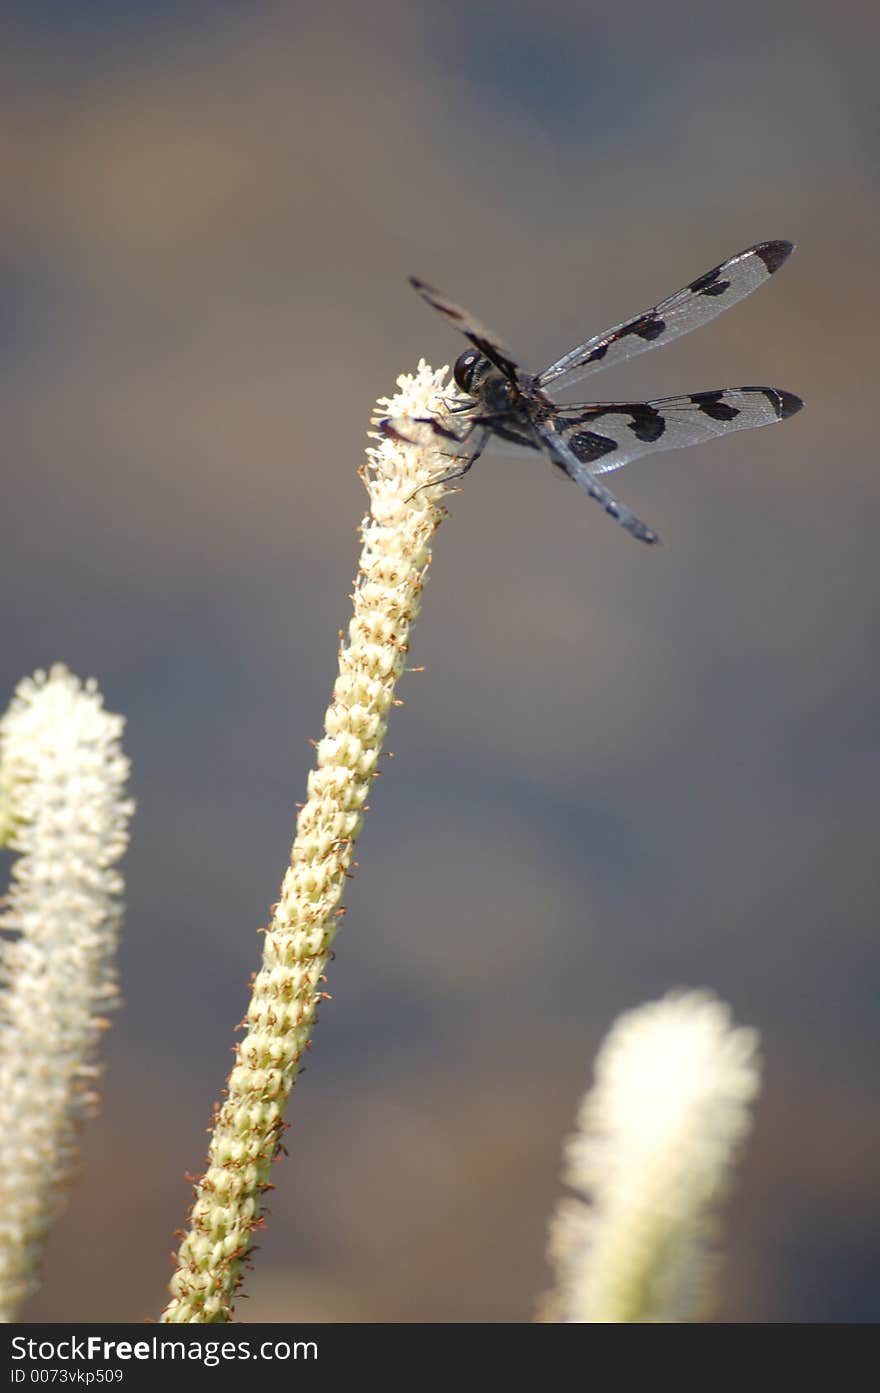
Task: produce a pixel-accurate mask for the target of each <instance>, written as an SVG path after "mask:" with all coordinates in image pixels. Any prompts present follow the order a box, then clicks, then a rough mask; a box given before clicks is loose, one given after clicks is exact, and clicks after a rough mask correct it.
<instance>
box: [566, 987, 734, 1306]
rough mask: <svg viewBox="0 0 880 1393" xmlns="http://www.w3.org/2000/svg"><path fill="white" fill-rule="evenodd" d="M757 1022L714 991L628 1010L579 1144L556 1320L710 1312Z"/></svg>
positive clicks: (603, 1065)
mask: <svg viewBox="0 0 880 1393" xmlns="http://www.w3.org/2000/svg"><path fill="white" fill-rule="evenodd" d="M757 1045H758V1037H757V1034H756V1032H755V1031H753V1030H749V1029H744V1028H736V1027H734V1026H733V1025H732V1024H731V1022H730V1013H729V1011H728V1009H727V1007H726V1006H724V1005H723V1004H722V1003H721V1002H720V1001H718V1000H717V999H715V998H714V997H713V996H711V995H710V994H709V993H707V992H689V993H686V994H680V993H679V994H671V995H669V996H667V997H665V998H664V999H663V1000H662V1001H658V1002H652V1003H651V1004H649V1005H646V1006H642V1007H639V1008H638V1009H637V1010H634V1011H630V1012H628V1013H627V1014H625V1015H623V1016H621V1017H620V1018H619V1019H618V1020H617V1022H616V1024H615V1025H614V1027H613V1028H612V1030H611V1032H610V1034H609V1035H608V1036H607V1038H606V1040H605V1042H604V1044H603V1046H602V1049H601V1051H600V1053H599V1056H598V1058H597V1060H596V1070H595V1075H596V1077H595V1083H594V1085H593V1087H592V1089H591V1090H590V1091H589V1092H588V1093H587V1094H586V1096H585V1098H584V1100H583V1103H582V1105H581V1108H580V1112H579V1115H578V1118H577V1127H578V1130H577V1132H576V1133H575V1135H574V1136H572V1137H571V1138H570V1139H569V1141H568V1143H567V1144H566V1148H565V1159H566V1168H565V1179H566V1181H567V1183H568V1184H569V1185H570V1186H571V1188H572V1190H573V1191H574V1192H575V1195H573V1196H572V1197H570V1198H568V1199H566V1200H563V1201H562V1203H561V1204H560V1206H559V1209H558V1210H557V1213H556V1215H555V1218H554V1220H553V1223H552V1226H551V1232H550V1243H549V1250H548V1255H549V1258H550V1262H551V1265H552V1266H553V1267H554V1268H555V1271H556V1289H555V1291H553V1292H552V1293H551V1294H550V1295H549V1296H548V1297H547V1298H546V1299H545V1304H544V1307H543V1309H542V1312H541V1314H542V1317H543V1318H544V1319H549V1320H556V1321H592V1322H606V1323H616V1322H641V1321H647V1322H651V1321H655V1322H656V1321H659V1322H670V1321H692V1320H698V1319H701V1318H703V1317H705V1316H706V1315H708V1314H710V1312H711V1308H712V1305H713V1287H714V1282H713V1276H714V1268H715V1266H716V1252H715V1236H716V1225H717V1219H716V1211H717V1206H718V1203H719V1201H720V1200H721V1199H722V1198H723V1196H724V1193H725V1191H726V1189H727V1185H728V1177H729V1172H730V1169H731V1167H732V1164H733V1162H734V1160H735V1159H736V1156H737V1153H738V1151H739V1148H740V1146H741V1143H742V1141H743V1139H744V1137H745V1135H746V1133H747V1132H748V1129H749V1126H750V1113H749V1104H750V1103H751V1101H752V1099H753V1098H754V1097H755V1095H756V1094H757V1092H758V1088H759V1064H758V1059H757Z"/></svg>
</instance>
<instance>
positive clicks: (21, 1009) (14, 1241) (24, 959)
mask: <svg viewBox="0 0 880 1393" xmlns="http://www.w3.org/2000/svg"><path fill="white" fill-rule="evenodd" d="M122 726H123V719H122V717H121V716H114V715H110V714H109V713H108V712H106V711H104V710H103V707H102V701H101V697H100V695H99V693H98V691H97V688H96V686H95V684H94V682H87V683H85V684H82V683H80V682H79V681H78V680H77V679H76V678H75V677H73V676H72V675H71V674H70V673H69V672H68V671H67V669H66V668H65V667H62V666H60V665H59V666H56V667H53V668H52V671H51V672H50V673H49V675H48V676H47V675H46V674H45V673H44V672H37V673H36V674H35V675H34V677H33V678H26V679H25V680H24V681H23V682H21V683H20V684H19V686H18V689H17V691H16V693H15V696H14V698H13V700H12V703H11V705H10V707H9V709H8V711H7V712H6V714H5V715H4V716H3V718H2V720H0V842H2V843H3V844H4V845H6V846H8V847H10V848H11V849H12V850H13V851H16V852H19V853H20V855H19V857H18V859H17V861H15V862H14V864H13V869H12V883H11V888H10V891H9V895H8V896H7V898H6V901H5V904H4V906H3V908H2V912H0V932H2V934H3V941H2V943H0V965H2V983H0V987H2V989H0V1319H2V1320H3V1321H10V1320H14V1319H15V1316H16V1313H17V1311H18V1309H19V1307H20V1305H21V1303H22V1301H24V1299H25V1298H26V1297H27V1296H28V1295H29V1294H30V1293H31V1292H32V1291H33V1290H34V1288H35V1286H36V1284H37V1270H38V1265H39V1261H40V1258H41V1254H42V1250H43V1246H44V1241H45V1236H46V1233H47V1231H48V1229H49V1226H50V1224H51V1223H52V1221H53V1219H54V1218H55V1216H56V1215H57V1213H58V1212H59V1210H60V1209H61V1207H62V1203H63V1186H64V1184H65V1183H66V1182H67V1181H69V1179H70V1177H71V1174H72V1172H73V1168H74V1162H75V1157H76V1137H77V1132H78V1129H79V1126H80V1124H81V1122H82V1120H83V1119H84V1118H85V1117H86V1116H87V1115H88V1114H89V1113H90V1112H91V1111H92V1110H93V1109H94V1106H95V1102H96V1093H95V1080H96V1077H97V1074H98V1068H97V1064H96V1056H97V1045H98V1040H99V1039H100V1037H101V1035H102V1033H103V1031H104V1029H105V1028H106V1025H107V1019H106V1016H107V1012H108V1011H109V1010H111V1009H112V1008H113V1007H114V1006H115V1005H116V1004H117V989H116V972H115V953H116V942H117V933H118V928H119V923H120V920H121V914H122V910H121V905H120V901H119V895H120V892H121V890H122V878H121V876H120V874H119V872H118V871H117V870H116V869H115V866H116V862H117V861H118V860H119V858H120V856H121V855H122V853H123V851H124V850H125V847H126V845H127V842H128V832H127V828H128V822H129V819H130V817H131V814H132V811H133V804H132V803H131V802H130V801H129V800H128V799H127V798H125V797H124V788H125V782H126V779H127V777H128V772H129V765H128V760H127V759H126V758H125V757H124V755H123V754H122V752H121V750H120V736H121V733H122Z"/></svg>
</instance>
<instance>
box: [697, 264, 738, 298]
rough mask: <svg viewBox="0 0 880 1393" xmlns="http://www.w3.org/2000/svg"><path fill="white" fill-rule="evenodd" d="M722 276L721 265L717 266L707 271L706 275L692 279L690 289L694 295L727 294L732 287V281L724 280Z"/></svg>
mask: <svg viewBox="0 0 880 1393" xmlns="http://www.w3.org/2000/svg"><path fill="white" fill-rule="evenodd" d="M720 277H721V267H720V266H716V267H715V270H714V271H707V272H706V274H705V276H700V277H698V279H697V280H695V281H691V283H690V285H689V286H688V290H690V291H692V292H693V293H694V295H726V293H727V291H728V290H729V289H730V281H723V280H721V279H720Z"/></svg>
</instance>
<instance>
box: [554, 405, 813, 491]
mask: <svg viewBox="0 0 880 1393" xmlns="http://www.w3.org/2000/svg"><path fill="white" fill-rule="evenodd" d="M802 406H803V402H802V401H801V399H800V397H796V396H795V395H794V393H793V392H785V391H783V390H782V388H780V387H724V388H718V389H716V390H715V391H712V392H694V393H692V394H691V395H690V396H684V397H658V398H657V399H656V400H655V401H629V402H591V403H589V404H586V403H585V404H584V405H582V406H564V407H560V408H558V409H557V410H556V411H554V412H553V414H552V417H551V422H552V426H553V430H554V431H555V432H556V434H557V435H558V436H560V437H561V438H562V439H563V440H564V441H565V443H566V445H567V446H568V448H569V450H571V452H572V454H574V455H575V456H576V457H577V459H578V460H579V461H580V462H581V464H584V465H587V466H588V470H589V473H590V474H591V475H592V476H594V477H595V476H596V475H598V474H608V473H610V472H611V470H613V469H620V468H621V467H622V466H623V465H625V464H629V462H630V461H631V460H634V459H638V458H639V456H640V455H647V454H651V453H658V454H659V453H660V451H662V450H680V449H683V448H684V447H685V446H687V445H701V444H703V443H704V442H705V441H707V440H714V439H715V438H716V436H719V435H729V434H730V432H731V431H735V430H749V429H750V428H751V427H753V426H769V425H772V424H773V423H774V422H775V421H784V420H786V419H787V418H788V417H789V416H793V415H794V414H795V412H796V411H800V409H801V407H802Z"/></svg>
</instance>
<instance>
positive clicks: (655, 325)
mask: <svg viewBox="0 0 880 1393" xmlns="http://www.w3.org/2000/svg"><path fill="white" fill-rule="evenodd" d="M665 329H666V320H665V319H661V318H660V316H659V315H657V314H643V315H640V317H639V318H638V319H634V320H632V322H631V323H630V324H625V325H624V326H623V328H622V329H621V331H620V337H621V338H623V336H624V334H636V335H637V336H638V337H639V338H640V339H646V340H647V342H648V343H652V342H653V340H654V339H659V337H660V335H661V334H662V333H664V331H665Z"/></svg>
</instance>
